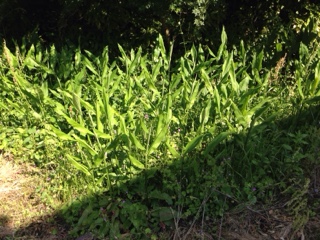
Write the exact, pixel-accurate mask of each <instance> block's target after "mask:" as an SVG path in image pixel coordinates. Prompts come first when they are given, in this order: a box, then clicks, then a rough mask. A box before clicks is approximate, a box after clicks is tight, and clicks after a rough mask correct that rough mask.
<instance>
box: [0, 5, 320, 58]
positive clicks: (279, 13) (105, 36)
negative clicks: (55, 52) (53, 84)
mask: <svg viewBox="0 0 320 240" xmlns="http://www.w3.org/2000/svg"><path fill="white" fill-rule="evenodd" d="M318 8H319V3H318V2H317V1H285V0H268V1H263V2H261V1H260V2H257V1H248V0H188V1H181V0H174V1H168V0H167V1H162V0H161V1H160V0H138V1H130V0H123V1H118V0H111V1H102V0H59V1H53V0H50V1H46V2H44V1H41V0H30V1H24V0H14V1H12V0H3V1H2V2H1V3H0V29H1V31H0V37H1V35H2V37H4V38H5V39H7V41H8V40H11V38H14V39H15V40H19V39H21V37H23V36H26V35H28V36H29V37H28V38H29V41H30V42H31V43H32V41H34V40H35V37H38V36H39V35H40V37H41V39H42V41H43V42H45V43H46V44H51V43H55V44H58V45H63V44H70V43H73V44H75V45H78V44H79V43H80V44H81V46H82V47H84V48H86V49H88V50H91V51H97V50H98V51H100V50H101V49H102V48H103V47H104V46H105V45H108V46H109V54H111V55H112V56H113V57H115V56H117V55H118V54H119V52H118V47H117V44H120V45H121V46H123V47H124V48H125V49H130V48H137V47H139V46H143V47H144V49H148V48H149V49H152V48H153V47H154V44H155V42H156V38H157V36H158V34H161V35H162V36H163V39H164V42H165V44H166V46H167V48H168V46H169V43H170V42H171V41H175V54H180V55H181V54H183V52H184V51H185V50H186V49H189V48H190V47H191V46H192V44H193V43H194V44H197V43H201V44H205V45H208V46H210V47H211V48H213V49H216V48H217V47H218V46H219V35H220V31H221V29H222V26H225V28H226V30H227V32H228V33H229V44H231V45H232V44H236V45H238V44H239V43H240V40H241V39H245V40H246V41H247V42H248V43H249V42H251V43H252V44H253V43H257V41H259V40H261V38H263V39H267V41H269V42H268V43H265V44H264V46H266V47H269V46H270V45H273V43H274V42H275V41H276V42H279V43H283V41H285V40H287V39H286V38H290V37H291V36H290V33H288V34H289V36H283V34H284V33H285V32H286V31H288V29H292V28H293V27H294V26H296V25H299V23H298V22H299V21H301V20H302V21H305V20H306V19H308V17H310V14H315V13H316V14H317V12H318ZM266 37H267V38H266ZM300 40H301V39H300ZM285 42H286V43H288V42H287V41H285ZM252 44H250V45H252ZM271 47H272V46H271Z"/></svg>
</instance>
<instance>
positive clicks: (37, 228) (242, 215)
mask: <svg viewBox="0 0 320 240" xmlns="http://www.w3.org/2000/svg"><path fill="white" fill-rule="evenodd" d="M315 174H316V173H315ZM319 175H320V174H319ZM43 179H44V176H43V175H42V174H41V172H40V171H39V170H38V169H37V168H36V167H35V166H32V165H28V164H19V165H18V164H16V163H15V161H14V159H13V157H12V156H11V155H10V154H1V155H0V239H3V240H11V239H26V240H27V239H28V240H32V239H35V240H36V239H37V240H40V239H46V240H54V239H59V240H60V239H72V238H70V237H68V226H66V225H65V224H64V223H63V221H61V220H60V219H58V218H57V217H55V216H56V215H55V210H54V208H55V207H52V206H51V204H48V203H46V202H45V199H44V198H42V197H41V196H42V189H43V186H44V182H43V181H44V180H43ZM317 179H318V176H315V179H311V184H315V181H317ZM316 197H318V196H311V201H310V203H311V202H312V200H313V199H312V198H316ZM287 203H288V200H287V199H285V200H283V201H279V202H277V203H276V204H273V205H272V206H246V205H243V206H242V207H241V208H240V209H239V211H237V210H233V211H230V212H228V213H226V214H225V215H224V217H223V218H222V219H220V220H219V221H212V222H211V221H206V222H205V223H199V224H194V225H192V226H191V227H190V226H187V225H186V226H185V227H183V226H179V227H177V228H176V229H175V230H174V232H173V233H171V234H169V235H170V236H171V238H172V239H226V240H260V239H261V240H269V239H270V240H276V239H279V240H286V239H300V240H308V239H320V219H319V215H318V213H319V212H320V211H318V209H315V211H314V213H313V215H312V216H310V217H309V219H308V222H307V224H305V225H304V226H302V227H300V229H299V230H295V228H294V226H293V224H294V219H293V217H291V216H290V215H289V214H288V213H287V212H286V211H285V207H284V206H285V205H286V204H287ZM55 206H58V204H55ZM213 229H214V230H213ZM212 232H216V234H212ZM167 236H168V235H167ZM89 239H94V238H93V237H92V236H91V235H90V234H87V235H84V236H82V237H79V238H78V239H77V240H89Z"/></svg>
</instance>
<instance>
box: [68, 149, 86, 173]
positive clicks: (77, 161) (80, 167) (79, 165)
mask: <svg viewBox="0 0 320 240" xmlns="http://www.w3.org/2000/svg"><path fill="white" fill-rule="evenodd" d="M66 156H67V158H68V160H69V161H70V163H71V164H72V165H73V166H74V167H75V168H76V169H78V170H80V171H81V172H83V173H84V174H86V175H87V176H90V175H91V173H90V172H89V170H88V168H87V167H86V166H85V165H83V164H82V163H80V159H78V158H76V157H74V156H71V155H69V154H66Z"/></svg>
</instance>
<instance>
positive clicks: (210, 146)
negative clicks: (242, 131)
mask: <svg viewBox="0 0 320 240" xmlns="http://www.w3.org/2000/svg"><path fill="white" fill-rule="evenodd" d="M231 133H232V132H230V131H228V132H222V133H220V134H219V135H218V136H216V137H215V138H214V139H213V140H212V141H211V142H209V143H208V145H207V147H206V148H205V150H204V155H207V154H209V152H211V151H213V150H214V148H215V147H216V146H217V145H218V144H219V143H220V142H222V141H223V140H225V139H226V138H227V137H228V136H229V135H230V134H231Z"/></svg>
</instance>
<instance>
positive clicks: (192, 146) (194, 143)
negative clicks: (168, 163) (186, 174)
mask: <svg viewBox="0 0 320 240" xmlns="http://www.w3.org/2000/svg"><path fill="white" fill-rule="evenodd" d="M204 136H205V135H203V134H202V135H199V136H196V137H194V138H193V139H192V140H191V141H190V142H188V144H187V146H185V148H184V149H183V151H182V154H183V155H186V154H187V153H189V152H191V151H192V150H193V149H195V148H196V147H197V146H198V145H199V143H200V142H201V141H202V139H203V137H204Z"/></svg>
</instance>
